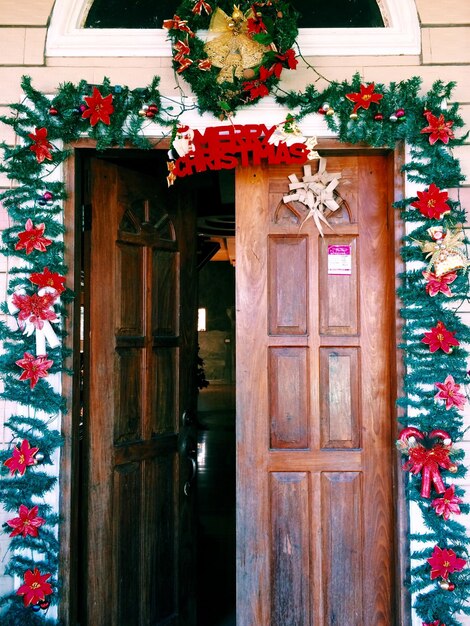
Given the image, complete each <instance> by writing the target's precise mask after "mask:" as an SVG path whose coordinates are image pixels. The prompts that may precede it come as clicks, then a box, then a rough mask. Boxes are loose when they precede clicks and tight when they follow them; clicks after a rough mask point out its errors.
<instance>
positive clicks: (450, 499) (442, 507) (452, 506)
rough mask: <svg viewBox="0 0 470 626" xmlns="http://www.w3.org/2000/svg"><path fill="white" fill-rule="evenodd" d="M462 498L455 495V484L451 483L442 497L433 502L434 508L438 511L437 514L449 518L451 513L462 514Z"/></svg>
mask: <svg viewBox="0 0 470 626" xmlns="http://www.w3.org/2000/svg"><path fill="white" fill-rule="evenodd" d="M461 502H462V500H461V499H460V498H459V497H458V496H456V495H455V486H454V485H451V486H450V487H448V488H447V489H446V490H445V492H444V493H443V495H442V497H441V498H435V499H434V500H433V501H432V502H431V506H432V508H433V509H434V510H435V511H436V515H442V517H443V518H444V519H445V520H448V519H449V517H450V516H451V514H452V513H453V514H454V515H460V507H459V504H461Z"/></svg>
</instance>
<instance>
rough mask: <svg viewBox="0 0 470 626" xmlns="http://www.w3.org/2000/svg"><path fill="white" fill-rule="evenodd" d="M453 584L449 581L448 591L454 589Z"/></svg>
mask: <svg viewBox="0 0 470 626" xmlns="http://www.w3.org/2000/svg"><path fill="white" fill-rule="evenodd" d="M454 589H455V585H454V583H449V591H454Z"/></svg>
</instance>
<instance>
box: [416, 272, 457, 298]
mask: <svg viewBox="0 0 470 626" xmlns="http://www.w3.org/2000/svg"><path fill="white" fill-rule="evenodd" d="M423 276H424V278H425V279H426V280H427V281H428V284H427V285H426V292H427V293H428V295H430V296H431V297H434V296H437V294H438V293H442V294H444V295H445V296H447V297H448V298H449V297H450V296H451V295H452V291H451V290H450V287H449V285H450V284H452V283H453V282H454V280H455V279H456V278H457V272H446V273H445V274H442V275H441V276H436V274H434V272H423Z"/></svg>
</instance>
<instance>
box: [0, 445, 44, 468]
mask: <svg viewBox="0 0 470 626" xmlns="http://www.w3.org/2000/svg"><path fill="white" fill-rule="evenodd" d="M38 450H39V448H32V447H31V446H30V445H29V441H28V440H27V439H23V441H22V443H21V446H20V447H19V448H18V447H15V448H13V452H12V456H11V457H10V458H9V459H7V460H6V461H5V463H4V465H6V466H7V467H8V469H9V470H10V474H11V475H12V476H13V475H14V473H15V472H18V474H19V475H20V476H23V475H24V473H25V472H26V468H27V467H29V466H30V465H35V464H36V461H35V460H34V457H35V455H36V453H37V452H38Z"/></svg>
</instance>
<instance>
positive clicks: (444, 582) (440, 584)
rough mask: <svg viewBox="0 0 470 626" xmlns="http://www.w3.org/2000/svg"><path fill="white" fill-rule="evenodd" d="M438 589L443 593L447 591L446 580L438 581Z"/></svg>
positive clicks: (447, 582) (447, 584) (447, 583)
mask: <svg viewBox="0 0 470 626" xmlns="http://www.w3.org/2000/svg"><path fill="white" fill-rule="evenodd" d="M439 587H440V588H441V589H443V590H444V591H449V581H448V580H444V579H443V580H440V581H439Z"/></svg>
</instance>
